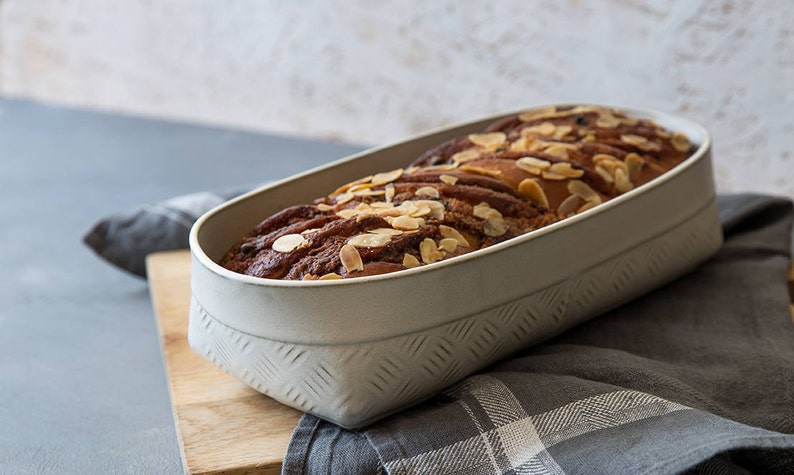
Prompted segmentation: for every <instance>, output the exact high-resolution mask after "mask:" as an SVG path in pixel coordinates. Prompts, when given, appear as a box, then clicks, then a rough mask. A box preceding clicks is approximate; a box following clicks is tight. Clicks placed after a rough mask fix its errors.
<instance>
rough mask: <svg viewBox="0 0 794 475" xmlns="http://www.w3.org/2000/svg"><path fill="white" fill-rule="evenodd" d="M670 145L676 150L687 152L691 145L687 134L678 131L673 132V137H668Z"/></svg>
mask: <svg viewBox="0 0 794 475" xmlns="http://www.w3.org/2000/svg"><path fill="white" fill-rule="evenodd" d="M670 145H672V146H673V148H674V149H675V150H676V152H687V151H689V147H690V146H691V144H690V143H689V139H688V138H687V136H686V135H684V134H682V133H680V132H676V133H674V134H673V137H672V138H671V139H670Z"/></svg>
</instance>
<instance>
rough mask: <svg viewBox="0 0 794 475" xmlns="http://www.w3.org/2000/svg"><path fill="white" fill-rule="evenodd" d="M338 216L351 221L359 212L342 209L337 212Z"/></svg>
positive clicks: (351, 209)
mask: <svg viewBox="0 0 794 475" xmlns="http://www.w3.org/2000/svg"><path fill="white" fill-rule="evenodd" d="M336 215H337V216H339V217H340V218H342V219H350V218H352V217H354V216H356V215H358V210H356V209H353V208H348V209H340V210H339V211H337V212H336Z"/></svg>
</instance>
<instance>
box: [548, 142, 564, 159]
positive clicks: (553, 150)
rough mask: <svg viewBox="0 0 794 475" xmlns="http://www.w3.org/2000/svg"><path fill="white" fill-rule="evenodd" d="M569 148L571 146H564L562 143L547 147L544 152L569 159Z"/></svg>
mask: <svg viewBox="0 0 794 475" xmlns="http://www.w3.org/2000/svg"><path fill="white" fill-rule="evenodd" d="M568 150H570V148H569V147H563V146H561V145H552V146H550V147H547V148H546V149H545V150H544V152H545V153H548V154H549V155H552V156H555V157H558V158H562V159H565V160H567V159H568Z"/></svg>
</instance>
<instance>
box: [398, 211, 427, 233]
mask: <svg viewBox="0 0 794 475" xmlns="http://www.w3.org/2000/svg"><path fill="white" fill-rule="evenodd" d="M429 211H430V210H429V209H428V212H429ZM391 225H392V227H393V228H394V229H399V230H401V231H411V230H414V229H419V221H418V220H417V219H416V218H414V217H412V216H405V215H403V216H397V217H396V218H394V219H393V220H392V221H391Z"/></svg>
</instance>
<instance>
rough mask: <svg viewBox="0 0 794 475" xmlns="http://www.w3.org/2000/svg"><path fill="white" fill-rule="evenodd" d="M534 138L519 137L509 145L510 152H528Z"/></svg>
mask: <svg viewBox="0 0 794 475" xmlns="http://www.w3.org/2000/svg"><path fill="white" fill-rule="evenodd" d="M533 141H534V137H521V138H518V139H516V140H515V141H514V142H513V143H511V144H510V151H511V152H528V151H529V150H530V148H531V147H532V142H533Z"/></svg>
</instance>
